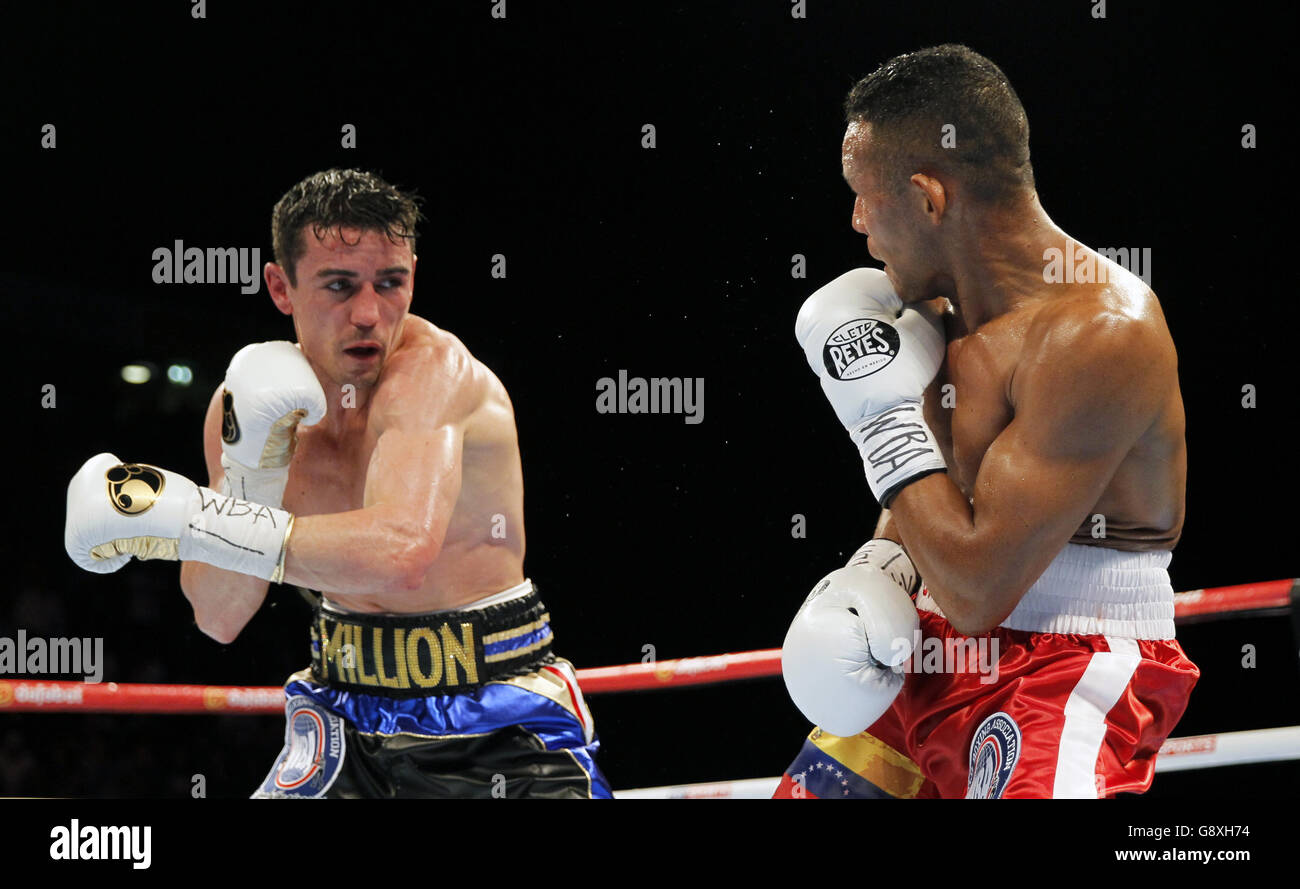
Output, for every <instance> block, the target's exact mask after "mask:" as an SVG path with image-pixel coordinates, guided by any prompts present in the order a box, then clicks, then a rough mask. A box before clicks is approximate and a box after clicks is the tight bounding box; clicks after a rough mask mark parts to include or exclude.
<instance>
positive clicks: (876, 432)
mask: <svg viewBox="0 0 1300 889" xmlns="http://www.w3.org/2000/svg"><path fill="white" fill-rule="evenodd" d="M795 337H796V338H797V339H798V341H799V345H800V346H801V347H802V348H803V350H804V356H805V357H806V358H807V360H808V366H809V367H811V368H812V370H813V372H814V373H815V374H817V376H818V378H819V379H820V380H821V384H822V391H823V392H825V393H826V398H827V400H829V401H830V403H831V407H833V408H834V409H835V415H836V416H837V417H838V418H839V421H840V423H841V425H843V426H844V428H845V429H847V430H848V432H849V435H850V437H851V438H852V439H853V442H854V444H856V445H857V447H858V452H859V453H860V454H861V455H862V465H863V468H864V470H865V471H866V475H867V483H868V484H869V485H870V486H871V493H872V494H874V495H875V497H876V500H877V501H879V502H880V504H881V505H882V506H888V505H889V502H890V500H891V499H892V498H893V496H894V495H895V494H897V493H898V491H899V490H901V489H902V488H903V486H904V485H906V484H907V483H908V482H911V481H915V480H916V479H918V478H921V477H922V476H924V475H929V474H930V473H932V472H942V471H944V470H945V469H946V468H947V464H946V463H945V462H944V459H943V454H942V452H941V451H940V450H939V445H938V443H937V442H936V440H935V437H934V433H933V432H931V431H930V428H929V427H928V426H927V425H926V423H925V417H924V415H923V413H922V398H923V395H924V393H925V388H926V386H928V385H929V384H930V381H931V380H933V379H934V376H935V374H937V373H938V372H939V367H940V366H941V365H942V364H943V358H944V353H945V342H944V333H943V323H942V318H941V317H940V316H939V314H937V313H936V311H935V310H934V308H933V306H931V305H929V304H922V305H921V306H920V308H919V309H914V308H906V309H905V308H903V303H902V301H901V300H900V299H899V298H898V295H897V294H896V293H894V288H893V285H892V284H890V283H889V278H888V277H886V275H885V273H884V272H882V271H880V270H879V269H870V268H861V269H854V270H853V271H851V272H846V273H844V274H843V275H840V276H839V277H838V278H836V279H835V280H834V281H832V282H830V283H829V284H827V285H826V286H824V287H822V288H821V289H820V290H818V291H817V292H816V293H814V294H813V295H812V296H810V297H808V299H807V300H805V301H804V304H803V307H802V308H800V309H799V317H798V318H797V319H796V321H795Z"/></svg>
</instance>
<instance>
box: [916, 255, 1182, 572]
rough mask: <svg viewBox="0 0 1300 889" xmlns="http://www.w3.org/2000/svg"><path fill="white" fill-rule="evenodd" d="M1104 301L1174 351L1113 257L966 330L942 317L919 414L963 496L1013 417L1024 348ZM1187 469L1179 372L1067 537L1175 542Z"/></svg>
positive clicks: (1138, 543)
mask: <svg viewBox="0 0 1300 889" xmlns="http://www.w3.org/2000/svg"><path fill="white" fill-rule="evenodd" d="M1106 310H1110V311H1122V312H1124V313H1125V314H1127V315H1129V316H1131V317H1137V318H1140V319H1141V321H1142V323H1144V324H1148V325H1152V326H1154V328H1156V329H1158V331H1159V332H1160V335H1161V337H1162V340H1163V341H1164V342H1166V343H1167V344H1168V348H1169V350H1170V351H1171V352H1172V350H1173V343H1172V340H1171V339H1170V336H1169V330H1168V327H1167V326H1166V324H1165V320H1164V315H1163V313H1162V312H1161V310H1160V305H1159V303H1158V302H1157V300H1156V297H1155V294H1153V293H1152V292H1151V291H1150V289H1149V288H1147V287H1146V286H1145V285H1144V284H1143V283H1142V281H1141V280H1140V279H1138V278H1137V277H1136V276H1134V275H1132V274H1130V273H1128V272H1126V271H1124V270H1123V269H1120V268H1119V267H1118V266H1112V271H1111V274H1110V281H1109V282H1108V283H1106V284H1070V285H1063V284H1046V283H1044V284H1043V288H1042V295H1041V298H1038V297H1037V295H1034V298H1031V299H1029V300H1026V301H1025V302H1023V303H1022V304H1021V305H1019V306H1018V307H1017V308H1015V309H1013V310H1012V311H1010V312H1007V313H1006V314H1003V315H1000V316H998V317H996V318H994V319H992V320H991V321H989V322H987V323H985V324H983V325H982V326H980V327H979V328H978V329H976V330H974V331H968V330H966V328H965V326H964V324H963V322H962V320H961V318H960V316H958V315H956V314H951V313H950V314H948V315H946V316H945V318H946V321H947V327H948V353H947V358H946V360H945V361H944V364H943V366H942V367H941V368H940V370H939V374H938V376H936V377H935V379H934V381H933V382H932V383H931V385H930V387H929V389H928V390H927V391H926V396H925V413H926V419H927V421H928V423H929V424H930V426H931V428H932V429H933V430H934V432H935V435H936V436H937V437H938V439H939V441H940V444H941V445H942V446H943V450H944V456H945V458H946V460H947V462H948V466H949V476H950V477H951V478H952V480H953V482H954V483H955V484H956V485H957V486H958V488H960V489H961V491H962V492H963V493H964V494H965V495H966V497H967V498H970V497H971V496H972V495H973V491H974V486H975V479H976V475H977V473H978V472H979V468H980V464H981V463H982V462H983V459H984V455H985V452H986V451H987V450H988V449H989V446H990V445H991V444H992V443H993V440H994V439H995V438H996V437H997V436H998V435H999V434H1000V433H1001V432H1002V431H1003V430H1004V429H1005V428H1006V427H1007V426H1008V425H1009V424H1010V423H1011V420H1012V418H1013V417H1014V416H1015V412H1016V382H1015V377H1016V372H1017V369H1018V368H1020V367H1021V365H1022V363H1023V362H1024V361H1026V360H1027V359H1026V356H1027V355H1034V354H1041V351H1040V349H1041V347H1042V345H1043V343H1044V338H1048V337H1051V336H1052V335H1053V333H1054V332H1056V331H1059V330H1061V329H1062V327H1063V326H1064V325H1077V324H1087V323H1090V322H1091V321H1092V319H1094V318H1096V317H1097V316H1098V315H1099V313H1101V312H1102V311H1106ZM1098 373H1105V368H1100V367H1099V368H1098ZM945 386H951V388H949V389H945ZM1186 476H1187V449H1186V443H1185V439H1184V417H1183V403H1182V397H1181V394H1180V392H1179V389H1178V386H1177V381H1176V380H1175V381H1174V382H1173V386H1172V388H1171V394H1170V395H1169V397H1168V398H1167V399H1166V401H1165V403H1164V406H1163V408H1162V410H1161V411H1160V413H1159V416H1158V417H1157V418H1156V419H1155V421H1154V422H1153V423H1152V424H1151V426H1150V427H1149V428H1148V429H1147V430H1146V431H1145V432H1144V433H1143V434H1142V435H1141V437H1140V438H1139V439H1138V441H1137V442H1136V444H1135V445H1134V446H1133V448H1132V449H1131V450H1130V451H1129V453H1128V454H1127V456H1125V458H1124V459H1123V461H1122V462H1121V464H1120V466H1119V469H1118V470H1117V471H1116V473H1115V475H1114V477H1113V478H1112V480H1111V482H1110V484H1109V485H1108V486H1107V488H1106V489H1105V491H1104V492H1103V494H1102V496H1101V498H1100V499H1099V500H1098V501H1097V504H1096V506H1095V507H1094V509H1093V510H1092V512H1091V515H1090V517H1089V519H1088V520H1087V521H1085V522H1084V524H1083V525H1082V526H1080V528H1079V529H1078V530H1077V531H1076V532H1075V534H1074V536H1073V537H1072V538H1071V541H1070V542H1072V543H1078V544H1083V545H1088V546H1102V547H1110V548H1114V549H1121V550H1130V551H1146V550H1168V549H1172V548H1173V547H1174V545H1175V544H1176V543H1177V542H1178V538H1179V535H1180V534H1181V533H1182V526H1183V511H1184V490H1185V486H1186ZM1096 515H1100V516H1103V517H1104V536H1098V532H1099V531H1101V530H1103V529H1102V526H1101V524H1100V523H1099V522H1098V521H1097V520H1095V519H1093V518H1092V516H1096Z"/></svg>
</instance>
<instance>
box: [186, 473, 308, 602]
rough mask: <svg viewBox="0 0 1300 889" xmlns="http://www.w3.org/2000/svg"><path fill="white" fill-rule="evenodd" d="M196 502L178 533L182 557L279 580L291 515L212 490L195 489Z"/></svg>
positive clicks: (282, 574)
mask: <svg viewBox="0 0 1300 889" xmlns="http://www.w3.org/2000/svg"><path fill="white" fill-rule="evenodd" d="M199 501H200V503H201V504H202V506H201V508H200V510H199V512H198V513H196V514H195V515H193V516H191V517H190V520H189V524H188V526H187V527H186V528H185V529H184V530H182V532H181V536H180V544H179V556H180V559H181V560H182V561H198V562H206V563H207V564H209V565H215V566H216V567H218V568H224V569H226V570H227V571H237V572H239V573H240V574H249V575H252V576H253V577H260V578H262V579H263V580H269V581H272V582H274V583H278V582H280V579H281V578H282V577H283V576H284V555H285V549H286V547H287V543H288V539H289V532H290V531H291V530H292V529H293V514H292V513H289V512H286V511H285V510H283V509H277V508H275V507H273V506H266V505H264V504H261V503H251V502H249V501H247V500H242V499H239V498H236V497H230V496H227V495H224V494H218V493H217V492H216V491H214V490H212V489H211V488H199Z"/></svg>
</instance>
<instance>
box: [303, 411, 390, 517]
mask: <svg viewBox="0 0 1300 889" xmlns="http://www.w3.org/2000/svg"><path fill="white" fill-rule="evenodd" d="M374 448H375V442H374V440H373V438H372V437H371V436H369V435H358V436H356V437H355V439H354V440H351V441H348V440H345V441H336V440H332V439H327V438H325V437H324V436H321V435H320V434H319V433H318V432H315V431H313V430H311V429H300V430H299V434H298V447H297V450H296V451H295V453H294V456H293V463H291V464H290V466H289V484H288V487H287V488H286V489H285V492H284V506H285V509H288V510H289V511H290V512H293V513H295V514H301V515H321V514H324V513H333V512H348V511H349V510H353V509H361V508H362V506H364V505H365V491H366V469H367V467H368V466H369V464H370V456H371V454H372V453H373V451H374Z"/></svg>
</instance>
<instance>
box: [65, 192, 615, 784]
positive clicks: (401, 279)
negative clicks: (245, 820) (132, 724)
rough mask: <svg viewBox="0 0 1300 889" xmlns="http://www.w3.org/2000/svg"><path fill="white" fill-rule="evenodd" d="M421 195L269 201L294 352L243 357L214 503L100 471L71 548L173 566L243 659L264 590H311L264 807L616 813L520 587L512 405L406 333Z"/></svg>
mask: <svg viewBox="0 0 1300 889" xmlns="http://www.w3.org/2000/svg"><path fill="white" fill-rule="evenodd" d="M418 219H419V211H418V208H417V202H416V199H415V198H413V197H412V196H410V195H407V194H404V193H402V192H401V191H399V190H397V189H395V188H394V187H393V186H391V185H389V184H388V183H386V182H384V181H383V180H382V179H380V178H379V177H377V176H375V175H373V174H370V173H365V172H362V171H357V170H328V171H325V172H322V173H317V174H315V175H314V176H311V177H308V178H307V179H305V180H303V181H302V182H300V183H298V185H296V186H294V187H293V188H292V189H290V191H289V192H288V193H286V195H285V196H284V197H283V198H282V199H281V200H280V202H279V203H278V204H277V205H276V208H275V211H274V213H273V218H272V237H273V241H274V248H275V254H276V261H275V262H273V263H268V264H267V266H266V268H265V270H264V275H265V280H266V285H267V289H268V290H269V291H270V295H271V299H272V301H273V302H274V304H275V306H276V308H277V309H279V310H280V312H282V313H283V314H285V315H288V316H290V317H291V318H292V321H293V326H294V331H295V333H296V335H297V340H298V341H297V343H296V344H293V343H288V342H284V341H275V342H264V343H255V344H252V345H249V346H246V347H244V348H243V349H241V350H240V351H239V352H238V353H236V355H235V356H234V358H233V359H232V360H231V362H230V365H229V367H228V368H227V370H226V377H225V380H224V381H223V383H222V385H221V386H220V387H219V388H218V389H217V391H216V392H215V393H214V394H213V397H212V401H211V403H210V404H209V405H208V411H207V415H206V417H205V419H204V424H203V448H204V456H205V460H206V463H207V468H208V475H209V484H210V486H211V487H199V486H197V485H195V484H194V483H193V482H191V481H189V480H188V479H186V478H185V477H183V476H180V475H178V474H176V473H173V472H168V471H167V470H163V469H159V468H158V467H154V466H147V465H143V464H134V463H122V462H121V461H119V460H118V458H117V457H116V456H114V455H113V454H107V453H105V454H100V455H98V456H96V457H92V458H91V459H90V460H88V461H87V462H86V463H85V465H83V466H82V468H81V471H80V472H78V473H77V475H76V477H75V478H74V479H73V481H72V484H71V485H70V486H69V491H68V520H67V526H66V529H65V545H66V547H67V550H68V553H69V555H71V556H72V558H73V559H74V561H76V562H77V564H79V565H80V566H81V567H83V568H85V569H86V570H88V571H93V572H97V573H107V572H110V571H116V570H118V569H120V568H121V567H122V566H124V565H125V564H126V562H128V561H130V559H131V558H132V557H133V556H134V557H136V558H139V559H174V560H179V561H181V563H182V567H181V587H182V589H183V591H184V593H185V595H186V597H187V598H188V599H189V601H190V603H191V604H192V605H193V608H194V616H195V621H196V623H197V625H198V626H199V628H200V629H201V630H202V631H203V632H204V633H206V634H207V635H209V636H211V637H212V638H213V639H216V640H217V641H219V642H223V643H229V642H231V641H232V640H234V639H235V638H236V637H237V636H238V635H239V633H240V631H241V630H242V629H243V628H244V627H245V625H247V623H248V622H249V620H250V619H252V617H253V616H254V615H255V614H256V613H257V611H258V610H259V609H260V608H261V606H262V604H263V602H264V600H265V599H266V596H267V591H268V589H269V585H270V583H271V582H286V583H291V584H296V585H298V586H300V587H303V588H305V589H308V590H314V591H319V592H320V597H319V599H317V600H316V604H315V606H314V610H313V615H312V619H311V637H310V638H311V650H310V657H311V667H310V669H309V670H303V671H301V672H299V673H297V674H294V675H293V676H291V677H290V679H289V682H288V683H287V684H286V686H285V692H286V698H287V701H286V730H285V746H284V749H283V751H282V752H281V754H280V757H279V759H278V760H277V761H276V764H275V765H274V766H273V767H272V769H271V772H270V774H268V775H267V777H266V779H265V781H264V782H263V784H262V786H261V787H260V788H259V789H258V791H257V792H256V793H255V794H254V796H256V797H261V798H286V797H308V798H320V797H425V798H427V797H496V798H499V797H511V796H526V797H581V798H597V797H600V798H609V797H610V796H611V795H612V794H611V792H610V789H609V784H608V782H607V781H606V780H605V778H604V776H603V775H602V774H601V772H600V770H599V768H598V767H597V766H596V765H595V760H594V755H595V752H596V750H597V749H598V748H599V741H598V740H596V736H595V730H594V726H593V723H592V719H591V714H590V712H589V711H588V710H587V707H586V703H585V702H584V700H583V697H582V693H581V691H580V690H579V688H578V684H577V679H576V675H575V673H574V670H573V666H572V665H571V664H570V663H569V662H568V661H565V660H564V659H562V658H558V657H556V656H555V655H554V654H553V652H552V638H553V637H552V633H551V629H550V615H549V612H547V610H546V607H545V605H543V603H542V602H541V600H540V598H539V596H538V593H537V590H536V587H535V585H534V584H533V583H532V581H531V580H529V579H528V578H527V577H526V576H525V573H524V568H523V560H524V517H523V473H522V468H521V461H520V455H519V442H518V436H517V433H516V430H515V418H514V410H513V407H512V405H511V401H510V397H509V396H508V395H507V394H506V390H505V387H504V386H503V385H502V384H501V382H500V381H499V380H498V379H497V377H496V376H495V375H494V374H493V373H492V372H491V371H490V370H489V369H488V368H487V367H486V366H484V365H483V364H482V363H481V362H479V361H478V360H476V359H475V358H474V356H473V355H471V354H470V352H469V350H468V349H466V348H465V346H464V344H462V343H461V341H460V340H459V339H457V338H456V337H455V336H453V335H451V334H450V333H448V332H446V331H444V330H440V329H439V328H438V327H436V326H434V325H433V324H432V323H430V322H429V321H426V320H424V319H423V318H420V317H417V316H415V315H412V314H410V312H409V309H410V307H411V302H412V299H413V296H414V290H415V270H416V256H415V225H416V222H417V220H418Z"/></svg>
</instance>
